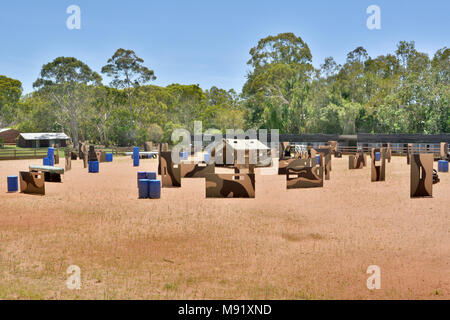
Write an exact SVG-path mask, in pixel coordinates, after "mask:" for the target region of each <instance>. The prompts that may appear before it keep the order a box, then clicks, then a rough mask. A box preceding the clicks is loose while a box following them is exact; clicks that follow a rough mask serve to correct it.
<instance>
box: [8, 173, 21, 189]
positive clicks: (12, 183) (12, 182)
mask: <svg viewBox="0 0 450 320" xmlns="http://www.w3.org/2000/svg"><path fill="white" fill-rule="evenodd" d="M7 181H8V192H17V191H19V178H18V177H17V176H8V177H7Z"/></svg>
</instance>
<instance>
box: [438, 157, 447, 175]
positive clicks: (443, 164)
mask: <svg viewBox="0 0 450 320" xmlns="http://www.w3.org/2000/svg"><path fill="white" fill-rule="evenodd" d="M438 171H439V172H448V161H447V160H438Z"/></svg>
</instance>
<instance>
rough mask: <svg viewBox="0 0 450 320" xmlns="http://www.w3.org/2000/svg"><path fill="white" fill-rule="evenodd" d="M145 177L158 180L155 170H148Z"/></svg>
mask: <svg viewBox="0 0 450 320" xmlns="http://www.w3.org/2000/svg"><path fill="white" fill-rule="evenodd" d="M145 178H146V179H148V180H156V172H153V171H150V172H146V177H145Z"/></svg>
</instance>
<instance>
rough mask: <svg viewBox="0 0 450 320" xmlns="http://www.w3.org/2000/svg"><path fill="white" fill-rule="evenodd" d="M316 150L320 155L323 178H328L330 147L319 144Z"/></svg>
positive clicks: (329, 171)
mask: <svg viewBox="0 0 450 320" xmlns="http://www.w3.org/2000/svg"><path fill="white" fill-rule="evenodd" d="M316 151H317V152H318V153H319V154H321V155H322V157H321V158H322V160H321V163H320V165H321V166H322V167H323V168H324V174H325V180H330V173H331V154H332V149H331V148H330V147H329V146H320V147H319V148H317V150H316Z"/></svg>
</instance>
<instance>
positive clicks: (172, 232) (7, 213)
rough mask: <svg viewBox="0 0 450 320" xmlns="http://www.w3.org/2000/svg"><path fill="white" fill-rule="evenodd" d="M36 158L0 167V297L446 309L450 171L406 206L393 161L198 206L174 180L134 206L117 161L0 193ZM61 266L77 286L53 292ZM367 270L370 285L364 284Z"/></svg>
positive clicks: (129, 170) (265, 180) (276, 179)
mask: <svg viewBox="0 0 450 320" xmlns="http://www.w3.org/2000/svg"><path fill="white" fill-rule="evenodd" d="M30 163H40V161H38V160H24V161H0V177H2V178H1V179H0V298H1V299H5V298H6V299H16V298H19V299H130V298H134V299H382V298H384V299H413V298H415V299H449V298H450V264H449V262H450V258H449V257H450V242H449V241H450V237H449V230H450V228H449V225H450V224H449V210H448V208H449V205H450V198H449V194H450V174H443V173H441V174H440V178H441V182H440V183H439V184H437V185H434V186H433V195H434V197H433V198H423V199H410V197H409V166H407V165H406V159H405V158H394V159H393V161H392V163H390V164H387V172H386V177H387V181H386V182H370V168H364V169H362V170H351V171H350V170H348V169H347V163H348V160H347V157H346V156H344V158H342V159H333V171H332V174H331V180H330V181H325V186H324V188H317V189H297V190H289V191H288V190H286V186H285V181H284V177H282V176H263V175H257V177H256V199H205V190H204V184H205V182H204V179H183V181H182V185H183V187H182V188H181V189H175V188H174V189H163V190H162V198H161V199H160V200H138V199H137V187H136V172H137V171H138V170H139V171H141V170H148V171H155V170H156V168H157V161H156V160H142V162H141V166H140V167H139V168H134V167H133V166H132V161H131V159H130V158H128V157H122V158H116V159H115V161H114V163H102V164H101V167H100V173H99V174H89V173H88V172H87V170H85V169H82V163H81V162H80V161H75V162H73V164H72V166H73V169H72V171H70V172H67V173H66V174H65V175H64V176H63V183H61V184H57V183H47V184H46V192H47V194H46V195H45V196H33V195H25V194H20V193H14V194H8V193H6V176H7V175H11V174H17V173H18V171H19V170H27V168H28V165H29V164H30ZM70 265H77V266H79V267H80V268H81V278H82V284H81V289H80V290H69V289H68V288H67V287H66V279H67V278H68V275H67V274H66V270H67V268H68V267H69V266H70ZM369 265H378V266H379V267H380V268H381V289H379V290H373V291H370V290H368V289H367V287H366V280H367V278H368V277H369V275H368V274H366V270H367V268H368V266H369Z"/></svg>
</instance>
